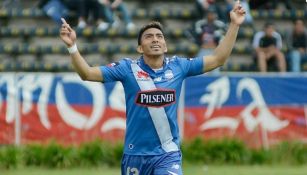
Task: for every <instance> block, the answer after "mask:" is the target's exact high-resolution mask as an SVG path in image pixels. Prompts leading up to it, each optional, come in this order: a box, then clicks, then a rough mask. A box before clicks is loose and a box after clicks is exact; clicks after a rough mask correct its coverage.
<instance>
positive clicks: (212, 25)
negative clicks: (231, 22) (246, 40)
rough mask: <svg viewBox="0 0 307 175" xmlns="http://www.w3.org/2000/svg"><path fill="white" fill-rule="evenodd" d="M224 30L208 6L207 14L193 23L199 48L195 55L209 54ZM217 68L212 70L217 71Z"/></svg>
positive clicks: (221, 23) (213, 11)
mask: <svg viewBox="0 0 307 175" xmlns="http://www.w3.org/2000/svg"><path fill="white" fill-rule="evenodd" d="M225 31H226V25H225V23H224V22H222V21H220V20H218V19H217V14H216V13H215V10H214V9H212V8H209V9H208V10H207V16H206V17H205V18H204V19H202V20H199V21H197V22H196V23H195V33H196V34H197V36H198V37H199V44H200V50H199V52H198V54H197V57H203V56H207V55H211V54H212V53H213V51H214V49H215V48H216V46H217V45H218V43H219V41H220V40H221V38H222V37H223V35H224V33H225ZM218 71H219V69H216V70H214V71H213V72H218Z"/></svg>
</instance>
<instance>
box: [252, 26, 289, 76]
mask: <svg viewBox="0 0 307 175" xmlns="http://www.w3.org/2000/svg"><path fill="white" fill-rule="evenodd" d="M253 48H254V49H255V51H256V59H257V62H258V67H259V70H260V71H261V72H267V68H268V62H270V60H272V59H276V60H277V63H278V69H279V71H280V72H285V71H286V60H285V56H284V54H283V53H282V51H281V49H282V38H281V35H280V34H279V33H278V32H276V31H275V29H274V25H273V23H270V22H268V23H266V24H265V26H264V31H259V32H257V33H256V34H255V36H254V39H253Z"/></svg>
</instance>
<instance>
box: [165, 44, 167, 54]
mask: <svg viewBox="0 0 307 175" xmlns="http://www.w3.org/2000/svg"><path fill="white" fill-rule="evenodd" d="M164 47H165V48H164V53H167V46H166V44H165V46H164Z"/></svg>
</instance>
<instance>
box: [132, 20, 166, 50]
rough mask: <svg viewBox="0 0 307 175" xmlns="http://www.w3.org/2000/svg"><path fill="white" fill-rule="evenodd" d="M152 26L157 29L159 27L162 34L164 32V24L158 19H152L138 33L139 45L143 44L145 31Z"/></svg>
mask: <svg viewBox="0 0 307 175" xmlns="http://www.w3.org/2000/svg"><path fill="white" fill-rule="evenodd" d="M150 28H156V29H159V30H160V31H161V32H162V34H164V33H163V27H162V24H161V23H160V22H158V21H152V22H150V23H148V24H146V25H144V26H143V27H142V28H141V29H140V31H139V34H138V45H141V39H142V35H143V33H144V32H145V31H146V30H147V29H150Z"/></svg>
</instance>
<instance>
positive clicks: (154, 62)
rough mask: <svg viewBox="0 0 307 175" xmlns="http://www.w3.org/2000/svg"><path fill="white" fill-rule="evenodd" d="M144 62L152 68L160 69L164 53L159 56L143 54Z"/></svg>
mask: <svg viewBox="0 0 307 175" xmlns="http://www.w3.org/2000/svg"><path fill="white" fill-rule="evenodd" d="M143 58H144V62H145V63H146V64H147V65H148V66H149V67H150V68H152V69H159V68H161V67H162V66H163V59H164V55H159V56H148V55H147V56H146V55H144V56H143Z"/></svg>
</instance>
